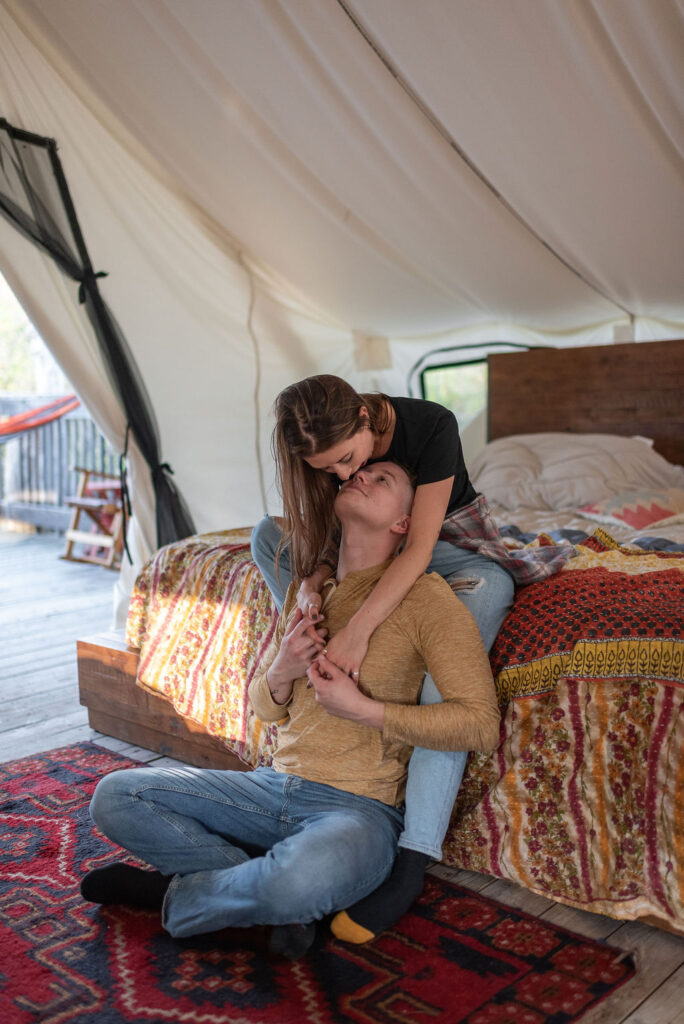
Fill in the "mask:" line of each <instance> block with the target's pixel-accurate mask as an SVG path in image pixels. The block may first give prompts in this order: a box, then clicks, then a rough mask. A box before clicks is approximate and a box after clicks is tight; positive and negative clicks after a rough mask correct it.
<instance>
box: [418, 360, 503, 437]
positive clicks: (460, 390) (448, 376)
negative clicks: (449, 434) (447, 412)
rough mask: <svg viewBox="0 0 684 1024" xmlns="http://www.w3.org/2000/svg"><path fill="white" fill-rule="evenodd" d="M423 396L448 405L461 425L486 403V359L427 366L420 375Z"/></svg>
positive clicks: (467, 421)
mask: <svg viewBox="0 0 684 1024" xmlns="http://www.w3.org/2000/svg"><path fill="white" fill-rule="evenodd" d="M420 382H421V388H422V392H423V398H427V399H428V400H429V401H430V402H439V404H440V405H444V406H446V408H447V409H451V411H452V412H453V414H454V415H455V417H456V419H457V420H458V425H459V427H460V428H461V429H463V427H465V426H466V425H467V424H468V423H470V421H471V420H472V419H474V417H475V416H477V414H478V413H479V412H481V411H482V409H484V408H485V406H486V404H487V361H486V359H480V360H477V361H472V362H467V363H449V364H447V365H443V366H429V367H427V368H426V369H425V370H423V371H422V372H421V375H420Z"/></svg>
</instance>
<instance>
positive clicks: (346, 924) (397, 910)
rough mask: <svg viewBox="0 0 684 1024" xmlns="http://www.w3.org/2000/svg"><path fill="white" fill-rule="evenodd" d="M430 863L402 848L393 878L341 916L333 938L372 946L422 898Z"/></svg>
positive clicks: (337, 919)
mask: <svg viewBox="0 0 684 1024" xmlns="http://www.w3.org/2000/svg"><path fill="white" fill-rule="evenodd" d="M429 863H430V857H428V855H427V854H426V853H419V852H418V851H417V850H409V849H407V848H404V847H403V846H400V847H399V852H398V854H397V859H396V860H395V862H394V867H393V868H392V872H391V874H390V876H389V878H387V879H386V880H385V881H384V882H383V883H382V885H380V886H379V887H378V888H377V889H376V890H375V891H374V892H372V893H371V894H370V896H366V897H364V899H362V900H359V901H358V903H355V904H354V905H353V906H352V907H348V908H347V910H346V911H342V913H340V914H337V915H336V917H335V918H333V921H332V924H331V928H332V932H333V934H334V935H335V936H337V938H338V939H344V940H345V941H347V942H368V941H370V939H372V938H374V936H376V935H379V934H380V932H384V931H385V930H386V929H387V928H391V927H392V926H393V925H395V924H396V923H397V921H398V920H399V918H400V917H403V915H404V914H405V913H406V911H407V910H408V909H409V907H410V906H411V904H412V903H413V902H414V900H416V899H417V898H418V896H420V893H421V891H422V888H423V884H424V881H425V869H426V868H427V866H428V864H429Z"/></svg>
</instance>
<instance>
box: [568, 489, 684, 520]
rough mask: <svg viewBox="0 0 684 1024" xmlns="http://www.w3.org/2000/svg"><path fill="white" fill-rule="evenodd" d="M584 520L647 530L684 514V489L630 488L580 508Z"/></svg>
mask: <svg viewBox="0 0 684 1024" xmlns="http://www.w3.org/2000/svg"><path fill="white" fill-rule="evenodd" d="M577 511H578V512H580V513H581V514H582V515H583V516H584V517H585V519H594V520H596V522H599V523H608V524H610V525H613V526H615V525H618V526H624V525H625V524H626V525H627V526H631V527H632V529H634V530H645V529H646V527H648V526H654V525H656V524H657V523H659V522H661V520H663V519H669V518H670V517H671V516H676V515H680V514H682V513H684V491H682V490H678V489H675V488H672V489H669V490H666V491H628V492H626V493H625V494H617V495H616V496H615V497H614V498H606V499H605V500H604V501H597V502H594V504H592V505H584V506H583V507H582V508H578V509H577Z"/></svg>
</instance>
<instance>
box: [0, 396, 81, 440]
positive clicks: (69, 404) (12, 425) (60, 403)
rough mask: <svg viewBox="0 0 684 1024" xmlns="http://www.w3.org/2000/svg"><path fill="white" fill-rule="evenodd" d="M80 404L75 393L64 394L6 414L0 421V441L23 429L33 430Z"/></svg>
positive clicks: (13, 435) (14, 435)
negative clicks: (46, 401)
mask: <svg viewBox="0 0 684 1024" xmlns="http://www.w3.org/2000/svg"><path fill="white" fill-rule="evenodd" d="M80 404H81V403H80V401H79V399H78V398H77V397H76V395H65V396H64V398H56V399H55V400H54V402H48V403H47V405H41V406H39V407H38V408H37V409H28V410H27V411H26V412H18V413H17V414H16V415H15V416H8V417H7V419H6V420H3V421H2V422H1V423H0V443H2V442H3V441H9V440H10V438H12V437H16V436H17V435H18V434H23V433H24V431H25V430H35V428H36V427H42V426H43V425H44V424H45V423H50V422H51V421H52V420H57V419H59V417H60V416H64V415H65V414H66V413H68V412H71V411H72V410H73V409H77V408H78V406H79V405H80Z"/></svg>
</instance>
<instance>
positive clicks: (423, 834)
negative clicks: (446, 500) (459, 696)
mask: <svg viewBox="0 0 684 1024" xmlns="http://www.w3.org/2000/svg"><path fill="white" fill-rule="evenodd" d="M279 542H280V530H279V528H278V525H277V523H275V522H274V520H273V519H271V517H270V516H265V517H264V518H263V519H262V520H261V521H260V522H259V523H257V525H256V526H255V527H254V530H253V531H252V542H251V543H252V557H253V559H254V561H255V562H256V564H257V565H258V567H259V569H260V570H261V573H262V575H263V577H264V579H265V580H266V583H267V584H268V587H269V590H270V591H271V593H272V594H273V597H274V600H275V602H276V606H277V608H278V611H280V609H281V608H282V605H283V601H284V599H285V591H286V590H287V587H288V586H289V584H290V580H291V579H292V575H291V571H290V558H289V552H288V550H287V548H285V549H284V550H283V551H282V552H281V555H280V585H279V584H278V580H277V579H276V575H275V567H274V559H275V552H276V549H277V547H278V543H279ZM427 572H436V573H439V575H440V576H443V577H444V578H445V579H452V578H454V577H456V578H460V579H462V580H463V581H464V582H465V581H467V582H468V585H467V586H466V587H465V588H464V589H461V590H458V591H456V594H457V596H458V598H459V599H460V600H461V601H462V602H463V604H464V605H465V606H466V608H468V609H469V611H470V612H471V614H472V615H473V618H474V619H475V621H476V623H477V625H478V628H479V630H480V634H481V636H482V640H483V643H484V645H485V648H486V649H487V651H489V650H490V649H491V646H492V644H493V643H494V640H495V639H496V635H497V633H498V632H499V629H500V628H501V624H502V622H503V620H504V619H505V617H506V615H507V614H508V611H509V609H510V608H511V605H512V604H513V597H514V593H515V584H514V582H513V577H512V576H511V575H510V573H508V572H506V570H505V569H503V568H502V567H501V566H500V565H499V564H498V563H497V562H493V561H492V560H491V559H489V558H485V557H484V556H483V555H478V554H477V552H475V551H466V550H465V548H458V547H456V546H455V545H454V544H450V543H449V542H448V541H444V540H438V541H437V543H436V544H435V547H434V550H433V552H432V560H431V562H430V564H429V565H428V567H427ZM441 699H442V698H441V696H440V694H439V691H438V689H437V687H436V686H435V684H434V682H433V680H432V679H431V677H430V676H429V675H427V676H426V677H425V681H424V683H423V689H422V692H421V698H420V702H421V704H438V703H439V702H440V701H441ZM467 757H468V754H467V751H465V750H456V751H444V750H428V749H426V748H424V747H416V748H415V749H414V751H413V753H412V755H411V759H410V761H409V771H408V781H407V784H406V813H405V821H404V831H403V832H402V834H401V836H400V837H399V846H403V847H406V848H407V849H409V850H418V851H420V852H421V853H425V854H427V855H428V856H429V857H432V858H433V859H434V860H441V857H442V842H443V841H444V836H445V835H446V831H447V829H448V827H449V819H450V817H451V812H452V810H453V806H454V803H455V802H456V797H457V795H458V790H459V787H460V785H461V779H462V778H463V771H464V769H465V764H466V760H467Z"/></svg>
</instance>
